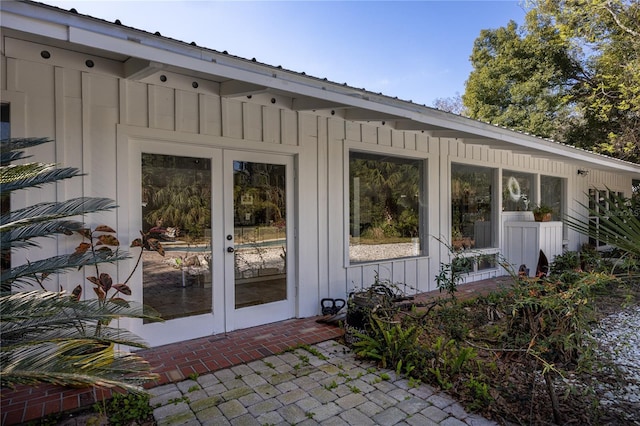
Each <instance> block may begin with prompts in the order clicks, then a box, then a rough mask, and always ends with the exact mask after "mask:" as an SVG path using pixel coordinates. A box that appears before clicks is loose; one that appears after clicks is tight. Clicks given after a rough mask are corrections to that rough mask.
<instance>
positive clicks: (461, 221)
mask: <svg viewBox="0 0 640 426" xmlns="http://www.w3.org/2000/svg"><path fill="white" fill-rule="evenodd" d="M492 184H493V170H492V169H489V168H486V167H475V166H467V165H462V164H452V165H451V224H452V226H451V244H452V245H453V247H454V248H455V249H456V250H463V249H470V248H487V247H492V236H493V227H492V222H491V218H492V205H491V188H492V186H493V185H492Z"/></svg>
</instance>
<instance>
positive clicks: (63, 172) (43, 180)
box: [0, 163, 82, 193]
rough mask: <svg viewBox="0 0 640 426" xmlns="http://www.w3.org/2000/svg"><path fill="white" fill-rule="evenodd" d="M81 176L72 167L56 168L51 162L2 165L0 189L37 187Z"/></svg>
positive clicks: (6, 190) (78, 171)
mask: <svg viewBox="0 0 640 426" xmlns="http://www.w3.org/2000/svg"><path fill="white" fill-rule="evenodd" d="M76 176H82V173H80V170H78V169H76V168H72V167H62V168H56V167H55V166H54V165H52V164H43V163H28V164H16V165H11V166H8V167H3V168H2V172H0V190H2V192H3V193H7V192H12V191H16V190H18V189H25V188H39V187H41V186H42V185H44V184H47V183H55V182H57V181H60V180H64V179H71V178H73V177H76Z"/></svg>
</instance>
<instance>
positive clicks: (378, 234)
mask: <svg viewBox="0 0 640 426" xmlns="http://www.w3.org/2000/svg"><path fill="white" fill-rule="evenodd" d="M349 182H350V185H349V219H350V220H349V234H350V238H349V258H350V260H351V261H352V262H365V261H373V260H381V259H394V258H400V257H409V256H418V255H421V254H422V248H421V247H422V245H421V224H422V212H421V207H420V206H421V200H422V197H423V195H422V193H423V189H422V188H423V187H424V186H423V161H422V160H413V159H406V158H398V157H388V156H382V155H375V154H365V153H359V152H351V153H350V154H349Z"/></svg>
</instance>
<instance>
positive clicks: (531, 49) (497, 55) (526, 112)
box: [463, 13, 576, 139]
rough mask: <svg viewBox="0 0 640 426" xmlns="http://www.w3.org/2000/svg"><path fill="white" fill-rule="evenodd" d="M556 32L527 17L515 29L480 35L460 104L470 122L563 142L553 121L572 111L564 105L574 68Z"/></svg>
mask: <svg viewBox="0 0 640 426" xmlns="http://www.w3.org/2000/svg"><path fill="white" fill-rule="evenodd" d="M569 53H570V52H569V51H568V50H567V46H566V44H564V43H563V42H562V39H561V37H560V35H559V32H558V31H557V30H555V29H554V28H552V27H550V26H549V23H548V22H547V21H540V19H539V17H538V15H537V14H535V13H529V14H528V15H527V21H526V25H525V26H524V27H523V28H519V27H518V25H517V24H516V23H515V22H513V21H511V22H509V24H508V25H507V26H506V27H502V28H498V29H496V30H482V31H481V33H480V36H479V37H478V38H477V39H476V41H475V43H474V47H473V52H472V54H471V62H472V64H473V67H474V71H473V72H472V73H471V74H470V75H469V79H468V80H467V83H466V90H465V93H464V95H463V102H464V105H465V107H466V108H467V111H468V113H469V116H470V117H471V118H475V119H479V120H483V121H488V122H491V123H493V124H497V125H500V126H505V127H508V128H511V129H515V130H520V131H525V132H530V133H533V134H536V135H538V136H542V137H552V138H556V139H557V138H559V137H561V132H560V129H559V128H558V123H559V121H558V120H557V118H562V119H566V117H567V116H569V115H570V114H569V112H570V111H571V105H570V103H569V102H568V101H567V95H568V90H569V89H570V87H571V86H570V83H571V82H572V81H573V80H574V76H575V74H576V73H575V67H574V66H573V65H572V59H571V57H570V55H569Z"/></svg>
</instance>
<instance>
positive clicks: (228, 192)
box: [221, 150, 297, 331]
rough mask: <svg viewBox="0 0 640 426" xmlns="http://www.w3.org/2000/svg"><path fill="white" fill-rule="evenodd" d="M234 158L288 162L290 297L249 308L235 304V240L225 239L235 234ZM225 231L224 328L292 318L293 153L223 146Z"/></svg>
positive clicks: (288, 284)
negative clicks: (235, 148) (224, 148)
mask: <svg viewBox="0 0 640 426" xmlns="http://www.w3.org/2000/svg"><path fill="white" fill-rule="evenodd" d="M234 160H240V161H249V162H256V163H269V164H281V165H284V166H285V173H286V189H285V191H286V221H285V223H286V234H287V245H286V255H287V260H286V268H287V269H286V276H287V284H286V286H287V298H286V299H285V300H282V301H277V302H272V303H267V304H263V305H256V306H251V307H246V308H240V309H236V308H235V270H234V254H233V253H229V252H228V251H227V249H228V248H229V247H233V241H228V240H226V238H225V237H226V236H227V235H233V234H234V211H233V207H234V199H233V185H234V179H233V172H234V170H233V162H234ZM223 163H224V165H223V170H224V180H223V181H224V191H223V193H224V202H223V205H224V232H223V234H222V235H221V236H222V241H223V242H224V243H225V247H224V248H223V253H224V256H225V277H224V283H225V301H224V302H225V303H224V307H225V315H224V317H225V331H232V330H237V329H242V328H247V327H252V326H256V325H261V324H267V323H271V322H275V321H281V320H285V319H289V318H293V317H294V316H295V312H296V303H297V295H296V287H295V277H296V271H295V264H296V259H295V253H296V249H295V247H296V239H295V218H296V215H295V211H294V190H295V188H294V185H293V182H294V177H293V173H294V167H293V156H291V155H283V154H265V153H256V152H247V151H233V150H224V152H223Z"/></svg>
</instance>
